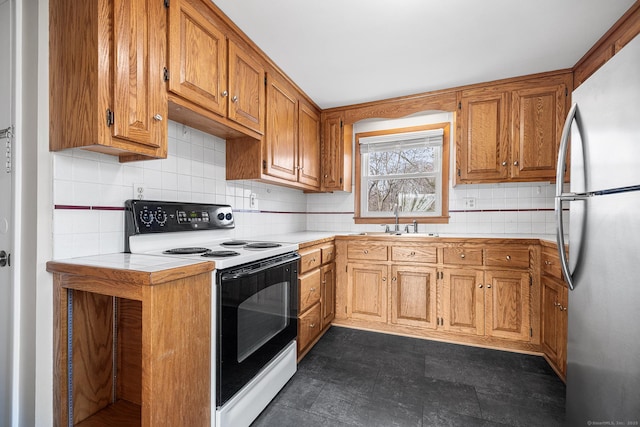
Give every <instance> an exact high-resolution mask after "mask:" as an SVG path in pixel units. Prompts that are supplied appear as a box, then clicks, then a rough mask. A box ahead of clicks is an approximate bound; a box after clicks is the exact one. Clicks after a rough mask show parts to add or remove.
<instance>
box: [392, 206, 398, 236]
mask: <svg viewBox="0 0 640 427" xmlns="http://www.w3.org/2000/svg"><path fill="white" fill-rule="evenodd" d="M399 210H400V206H398V204H397V203H394V204H393V214H394V215H395V216H396V227H395V232H396V233H399V232H400V224H399V223H398V211H399Z"/></svg>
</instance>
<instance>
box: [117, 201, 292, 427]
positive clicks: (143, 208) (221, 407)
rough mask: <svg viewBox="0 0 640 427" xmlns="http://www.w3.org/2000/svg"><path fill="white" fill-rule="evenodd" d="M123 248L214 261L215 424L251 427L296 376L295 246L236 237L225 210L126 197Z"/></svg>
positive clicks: (229, 210)
mask: <svg viewBox="0 0 640 427" xmlns="http://www.w3.org/2000/svg"><path fill="white" fill-rule="evenodd" d="M125 208H126V216H125V218H126V219H125V251H126V252H131V253H139V254H147V255H156V256H163V257H180V258H189V259H201V260H203V261H214V262H215V265H216V267H215V270H214V271H213V273H212V274H213V277H212V283H213V287H214V289H213V291H212V292H211V304H212V305H211V308H212V310H211V313H212V316H211V317H212V318H211V321H212V324H211V331H212V339H211V387H212V389H211V406H212V412H213V410H214V408H215V416H213V413H212V417H211V418H212V425H214V426H218V427H236V426H248V425H250V424H251V422H252V421H253V420H254V419H255V418H256V417H257V416H258V415H259V414H260V412H262V410H263V409H264V408H265V407H266V406H267V405H268V403H269V402H270V401H271V399H273V397H275V395H276V394H277V393H278V391H280V389H281V388H282V387H283V386H284V384H286V382H287V381H288V380H289V379H290V378H291V376H293V374H294V373H295V372H296V337H297V310H298V286H297V273H298V271H297V269H298V260H299V258H300V257H299V255H298V254H297V252H296V251H297V249H298V245H297V244H295V243H283V242H264V241H260V240H259V239H256V240H248V239H247V240H245V239H242V240H240V239H233V238H231V236H230V230H231V229H233V228H234V227H235V221H234V217H233V211H232V209H231V207H230V206H228V205H215V204H202V203H180V202H162V201H150V200H128V201H127V202H125Z"/></svg>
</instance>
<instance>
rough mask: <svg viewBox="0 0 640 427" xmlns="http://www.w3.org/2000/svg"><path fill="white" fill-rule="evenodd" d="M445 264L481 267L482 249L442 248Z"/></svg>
mask: <svg viewBox="0 0 640 427" xmlns="http://www.w3.org/2000/svg"><path fill="white" fill-rule="evenodd" d="M442 259H443V262H444V263H445V264H459V265H482V249H468V248H444V252H443V254H442Z"/></svg>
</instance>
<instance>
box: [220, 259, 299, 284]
mask: <svg viewBox="0 0 640 427" xmlns="http://www.w3.org/2000/svg"><path fill="white" fill-rule="evenodd" d="M299 259H300V255H296V256H295V257H292V258H287V259H285V260H282V261H276V262H274V263H272V264H271V263H269V264H266V265H264V264H263V265H261V266H260V267H257V268H255V269H249V270H242V271H239V272H237V273H235V272H233V271H231V272H229V273H222V275H221V276H220V280H236V279H243V278H245V277H249V276H253V275H254V274H258V273H260V272H262V271H265V270H268V269H270V268H274V267H280V266H281V265H285V264H289V263H291V262H293V261H298V260H299ZM258 265H259V264H258Z"/></svg>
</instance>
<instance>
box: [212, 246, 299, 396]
mask: <svg viewBox="0 0 640 427" xmlns="http://www.w3.org/2000/svg"><path fill="white" fill-rule="evenodd" d="M297 264H298V262H297V259H296V260H295V261H292V262H288V263H286V264H281V265H278V266H276V267H270V268H268V269H266V270H260V271H259V272H257V273H251V274H240V275H238V276H233V275H225V274H224V272H220V273H218V276H217V281H216V287H217V292H218V307H217V310H218V311H217V316H218V322H217V330H218V336H217V360H216V370H217V376H216V404H217V406H218V407H220V406H222V405H223V404H224V403H225V402H226V401H227V400H229V399H230V398H231V397H233V395H234V394H235V393H237V392H238V391H239V390H240V389H241V388H242V387H243V386H244V385H245V384H247V383H248V382H249V381H251V379H252V378H253V377H255V375H256V374H257V373H258V372H260V370H261V369H262V368H264V367H265V366H266V365H267V364H268V363H269V362H270V361H271V360H272V359H273V358H274V357H275V356H276V355H277V354H278V353H280V351H282V350H283V349H284V348H285V347H287V345H289V344H290V343H291V341H293V340H294V339H295V338H296V335H297V332H298V323H297V315H298V308H297V302H298V292H297V289H298V286H297V281H298V278H297ZM228 276H230V277H228Z"/></svg>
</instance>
